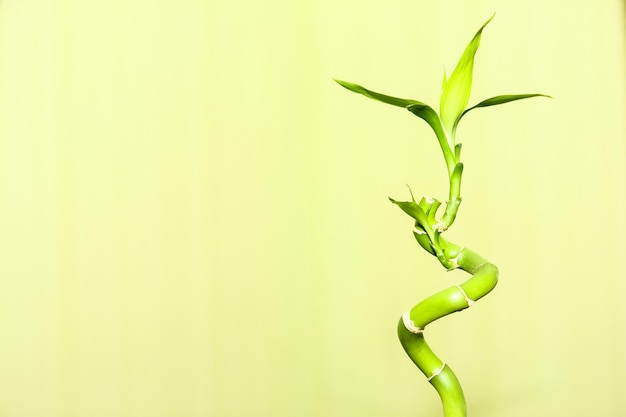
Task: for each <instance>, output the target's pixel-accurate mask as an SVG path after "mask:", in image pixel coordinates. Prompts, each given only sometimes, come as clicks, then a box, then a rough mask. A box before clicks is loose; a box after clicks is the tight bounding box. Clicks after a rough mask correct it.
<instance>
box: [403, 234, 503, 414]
mask: <svg viewBox="0 0 626 417" xmlns="http://www.w3.org/2000/svg"><path fill="white" fill-rule="evenodd" d="M440 240H443V239H440ZM446 244H447V245H448V246H449V247H451V249H452V250H453V251H454V250H456V251H457V252H458V255H457V257H456V259H455V260H454V262H455V263H457V264H458V268H459V269H462V270H464V271H466V272H468V273H470V274H471V275H472V277H471V278H469V279H468V280H467V281H465V282H464V283H463V284H461V285H459V286H453V287H450V288H447V289H445V290H442V291H440V292H438V293H436V294H434V295H431V296H430V297H428V298H426V299H424V300H423V301H421V302H420V303H419V304H417V305H415V306H414V307H413V308H412V309H411V310H409V311H408V312H407V313H408V314H406V315H405V316H403V317H402V318H400V321H399V322H398V337H399V339H400V343H401V344H402V347H403V348H404V351H405V352H406V353H407V355H408V356H409V358H411V360H412V361H413V363H415V365H417V367H418V368H419V369H420V370H421V371H422V373H423V374H424V375H425V376H426V378H428V381H429V382H430V384H431V385H432V386H433V387H434V388H435V390H436V391H437V393H438V394H439V397H440V398H441V402H442V405H443V410H444V416H445V417H466V416H467V411H466V403H465V396H464V394H463V389H462V388H461V384H460V382H459V380H458V379H457V377H456V375H455V374H454V372H453V371H452V369H451V368H450V367H449V366H448V365H447V364H445V363H444V362H443V361H442V360H441V359H439V358H438V357H437V355H435V354H434V353H433V351H432V350H431V349H430V347H429V346H428V344H427V343H426V340H425V339H424V330H425V328H426V326H427V325H428V324H430V323H432V322H433V321H435V320H438V319H440V318H442V317H444V316H447V315H448V314H452V313H455V312H457V311H461V310H464V309H466V308H469V307H471V305H472V304H473V303H474V302H475V301H477V300H479V299H481V298H482V297H484V296H485V295H487V294H488V293H489V292H491V290H493V289H494V288H495V286H496V284H497V283H498V268H497V267H496V266H495V265H494V264H492V263H489V262H488V261H487V260H485V259H484V258H483V257H481V256H480V255H478V254H477V253H476V252H473V251H471V250H469V249H467V248H460V249H459V248H458V246H456V245H453V244H450V243H449V242H446ZM407 319H408V320H410V321H408V320H407ZM407 321H408V323H407ZM407 324H408V325H407Z"/></svg>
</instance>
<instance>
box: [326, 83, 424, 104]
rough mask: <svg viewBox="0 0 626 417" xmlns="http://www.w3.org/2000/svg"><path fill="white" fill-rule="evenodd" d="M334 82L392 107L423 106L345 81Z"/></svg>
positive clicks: (416, 102)
mask: <svg viewBox="0 0 626 417" xmlns="http://www.w3.org/2000/svg"><path fill="white" fill-rule="evenodd" d="M335 81H336V82H337V83H338V84H339V85H341V86H342V87H345V88H347V89H348V90H350V91H352V92H355V93H359V94H363V95H364V96H365V97H369V98H371V99H373V100H376V101H382V102H383V103H387V104H391V105H392V106H398V107H404V108H406V107H408V106H410V105H412V104H418V105H424V103H422V102H421V101H417V100H409V99H405V98H398V97H391V96H388V95H385V94H380V93H377V92H375V91H372V90H368V89H367V88H365V87H362V86H360V85H358V84H353V83H349V82H347V81H341V80H335Z"/></svg>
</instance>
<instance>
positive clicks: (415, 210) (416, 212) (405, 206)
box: [389, 197, 428, 228]
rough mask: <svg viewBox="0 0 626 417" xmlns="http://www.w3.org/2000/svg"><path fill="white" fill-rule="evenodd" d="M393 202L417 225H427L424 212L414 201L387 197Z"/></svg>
mask: <svg viewBox="0 0 626 417" xmlns="http://www.w3.org/2000/svg"><path fill="white" fill-rule="evenodd" d="M389 201H391V202H392V203H393V204H395V205H397V206H398V207H400V208H401V209H402V211H404V212H405V213H406V214H408V215H409V216H411V217H412V218H414V219H415V221H416V222H417V224H418V225H420V226H421V227H422V228H423V227H424V226H425V225H428V218H427V217H426V213H424V210H422V208H421V207H420V206H418V205H417V203H415V201H396V200H394V199H393V198H391V197H390V198H389Z"/></svg>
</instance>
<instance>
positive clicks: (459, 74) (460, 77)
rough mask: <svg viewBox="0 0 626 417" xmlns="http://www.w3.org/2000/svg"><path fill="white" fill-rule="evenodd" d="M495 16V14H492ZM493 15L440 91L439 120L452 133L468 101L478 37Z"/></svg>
mask: <svg viewBox="0 0 626 417" xmlns="http://www.w3.org/2000/svg"><path fill="white" fill-rule="evenodd" d="M494 16H495V15H494ZM494 16H491V18H490V19H489V20H487V21H486V22H485V24H483V25H482V27H481V28H480V29H479V30H478V32H476V34H475V35H474V38H473V39H472V40H471V42H470V43H469V44H468V45H467V47H466V48H465V51H464V52H463V55H462V56H461V59H460V60H459V62H458V64H457V65H456V68H454V71H453V72H452V74H451V75H450V78H449V79H448V80H447V81H446V82H445V83H444V88H443V91H442V92H441V100H440V103H439V113H440V114H441V120H442V122H443V125H444V126H445V128H446V129H447V130H448V132H450V133H452V132H453V128H454V125H455V124H456V121H457V119H458V118H459V117H460V116H461V114H462V113H463V110H465V107H467V103H468V102H469V98H470V93H471V90H472V73H473V71H474V56H475V55H476V51H477V50H478V46H479V45H480V37H481V35H482V32H483V29H484V28H485V26H487V24H489V22H491V19H493V17H494Z"/></svg>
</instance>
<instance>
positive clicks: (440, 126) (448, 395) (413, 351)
mask: <svg viewBox="0 0 626 417" xmlns="http://www.w3.org/2000/svg"><path fill="white" fill-rule="evenodd" d="M492 19H493V16H492V17H491V18H490V19H489V20H487V22H485V24H483V26H482V27H481V28H480V29H479V30H478V32H476V34H475V35H474V37H473V39H472V40H471V41H470V43H469V44H468V45H467V47H466V49H465V51H464V52H463V55H462V56H461V59H460V60H459V62H458V64H457V65H456V67H455V69H454V71H453V72H452V74H451V75H450V77H447V76H446V74H445V71H444V77H443V86H442V89H441V98H440V103H439V113H437V112H436V111H435V110H434V109H433V108H432V107H430V106H428V105H426V104H424V103H422V102H421V101H417V100H409V99H403V98H397V97H392V96H388V95H385V94H380V93H376V92H374V91H371V90H368V89H367V88H364V87H362V86H360V85H357V84H353V83H349V82H346V81H340V80H335V81H337V82H338V83H339V84H340V85H342V86H343V87H345V88H347V89H348V90H350V91H353V92H355V93H359V94H362V95H364V96H366V97H369V98H371V99H374V100H377V101H380V102H383V103H386V104H391V105H393V106H397V107H403V108H405V109H406V110H408V111H409V112H411V113H413V114H414V115H415V116H417V117H419V118H421V119H423V120H424V121H425V122H426V123H428V124H429V125H430V127H431V128H432V130H433V131H434V133H435V136H436V138H437V140H438V142H439V145H440V147H441V150H442V151H443V156H444V160H445V163H446V168H447V172H448V178H449V182H450V187H449V194H448V200H447V202H446V206H445V210H444V212H443V215H441V216H440V217H439V216H438V215H437V211H438V209H439V207H440V206H441V204H442V203H441V201H439V200H437V199H435V198H431V197H423V198H422V199H421V200H420V201H419V203H418V202H417V201H416V200H415V198H414V197H413V193H412V192H411V193H410V194H411V199H410V200H408V201H396V200H394V199H391V198H390V200H391V202H392V203H393V204H395V205H397V206H398V207H399V208H400V209H402V211H404V212H405V213H406V214H408V215H409V216H410V217H411V218H412V219H413V220H414V226H413V230H412V232H413V236H414V237H415V239H416V240H417V243H418V244H419V245H420V246H421V247H422V248H423V249H425V250H426V251H427V252H428V253H430V254H431V255H433V256H435V257H436V258H437V260H438V261H439V262H440V263H441V265H443V267H444V268H446V269H447V270H448V271H451V270H455V269H461V270H463V271H465V272H467V273H469V274H470V275H471V277H470V278H469V279H467V280H466V281H465V282H463V283H461V284H460V285H455V286H452V287H449V288H447V289H444V290H442V291H440V292H438V293H436V294H434V295H431V296H430V297H427V298H426V299H424V300H422V301H421V302H419V303H418V304H417V305H415V306H414V307H413V308H411V309H410V310H408V311H407V312H406V313H404V314H403V315H402V317H401V318H400V321H399V323H398V336H399V338H400V342H401V344H402V347H403V348H404V350H405V351H406V353H407V354H408V356H409V357H410V358H411V360H412V361H413V362H414V363H415V365H417V367H418V368H419V369H420V370H421V371H422V373H423V374H424V375H425V376H426V380H427V381H428V382H430V384H431V385H432V386H433V387H434V388H435V390H436V391H437V392H438V394H439V396H440V397H441V402H442V405H443V412H444V416H445V417H466V415H467V411H466V403H465V397H464V394H463V390H462V388H461V385H460V383H459V380H458V379H457V377H456V376H455V374H454V372H453V371H452V369H450V367H449V366H448V365H447V364H446V363H445V362H444V361H443V360H441V359H439V358H438V357H437V355H435V353H433V351H432V350H431V349H430V347H429V346H428V344H427V343H426V340H425V339H424V329H425V328H426V326H427V325H428V324H430V323H432V322H433V321H435V320H437V319H439V318H441V317H444V316H446V315H448V314H451V313H454V312H457V311H461V310H464V309H466V308H468V307H471V306H472V304H474V302H476V301H477V300H479V299H481V298H482V297H484V296H485V295H487V294H488V293H489V292H491V290H493V289H494V287H495V286H496V284H497V282H498V268H497V267H496V266H495V265H494V264H493V263H491V262H489V261H488V260H487V259H485V258H484V257H482V256H481V255H479V254H478V253H476V252H474V251H472V250H471V249H469V248H467V247H465V246H462V245H457V244H455V243H452V242H450V241H448V240H446V239H445V238H444V237H443V234H444V232H445V231H446V230H447V229H448V228H449V227H450V226H451V225H452V224H453V223H454V220H455V218H456V215H457V211H458V209H459V206H460V204H461V177H462V175H463V163H462V162H461V144H460V143H458V142H457V137H456V133H457V127H458V125H459V122H460V121H461V119H462V118H463V117H464V116H465V115H466V114H467V113H469V112H470V111H471V110H474V109H478V108H482V107H489V106H495V105H498V104H504V103H509V102H512V101H516V100H521V99H526V98H530V97H539V96H543V97H549V96H546V95H544V94H512V95H500V96H495V97H491V98H488V99H486V100H483V101H481V102H479V103H478V104H476V105H474V106H471V107H468V103H469V99H470V91H471V87H472V73H473V68H474V57H475V55H476V51H477V49H478V46H479V45H480V38H481V35H482V32H483V29H484V28H485V27H486V26H487V24H489V22H490V21H491V20H492ZM409 191H410V189H409Z"/></svg>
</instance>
